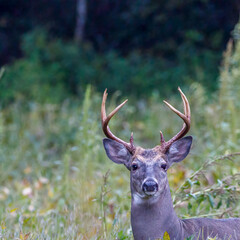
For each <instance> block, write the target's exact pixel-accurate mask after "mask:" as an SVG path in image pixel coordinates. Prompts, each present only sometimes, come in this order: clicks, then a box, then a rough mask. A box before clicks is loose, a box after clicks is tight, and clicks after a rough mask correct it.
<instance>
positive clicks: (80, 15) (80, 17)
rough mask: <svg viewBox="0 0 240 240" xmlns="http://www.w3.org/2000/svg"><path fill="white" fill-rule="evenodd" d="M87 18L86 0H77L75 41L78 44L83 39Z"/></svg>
mask: <svg viewBox="0 0 240 240" xmlns="http://www.w3.org/2000/svg"><path fill="white" fill-rule="evenodd" d="M86 17H87V0H77V16H76V18H77V20H76V28H75V41H76V43H77V44H80V43H81V42H82V40H83V38H84V28H85V24H86Z"/></svg>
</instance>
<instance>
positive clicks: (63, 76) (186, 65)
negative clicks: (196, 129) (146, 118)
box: [0, 0, 240, 103]
mask: <svg viewBox="0 0 240 240" xmlns="http://www.w3.org/2000/svg"><path fill="white" fill-rule="evenodd" d="M77 2H82V3H84V2H85V3H86V5H87V7H86V10H85V11H86V13H85V14H80V18H81V16H87V17H82V19H80V20H81V21H82V22H84V23H85V25H84V26H83V30H82V31H83V33H82V35H83V36H84V37H83V39H82V41H81V42H80V43H79V42H78V43H76V41H75V40H76V39H74V32H76V29H77V23H76V22H77V16H76V15H77V9H76V6H77V4H76V3H77ZM46 5H47V6H46ZM0 9H1V18H0V30H1V33H0V65H1V66H3V65H5V64H9V66H8V67H7V71H6V73H5V76H4V83H0V87H1V89H2V91H1V95H0V97H1V100H2V97H3V95H4V97H3V98H4V101H7V102H12V101H14V100H15V99H16V98H22V97H24V98H27V99H29V100H33V99H34V100H35V101H41V102H43V101H47V102H53V103H56V102H62V101H63V100H64V99H65V98H68V97H69V96H76V95H78V96H80V97H82V96H83V93H84V91H85V89H86V86H87V85H88V84H92V85H93V86H94V88H95V89H96V90H97V91H99V92H102V91H103V90H104V88H105V87H106V86H107V87H108V89H109V90H111V91H116V90H120V91H122V92H124V93H125V94H127V95H135V96H137V97H139V96H150V95H151V94H152V92H153V91H159V93H160V94H161V95H165V96H168V95H170V94H173V93H174V91H175V89H176V88H177V86H178V85H181V86H188V85H189V84H190V83H192V82H193V81H197V82H199V83H201V84H202V85H203V86H205V87H206V89H207V91H208V92H209V93H212V92H213V91H216V90H217V88H218V81H217V77H218V66H219V63H220V61H221V53H222V51H223V49H224V48H225V45H226V43H227V41H228V39H229V38H230V36H231V31H232V30H233V28H234V25H235V24H236V23H237V21H238V17H239V10H240V9H239V2H238V0H233V1H230V2H229V1H225V0H218V1H211V0H187V1H181V2H179V1H178V0H170V1H157V2H156V1H153V0H147V1H142V0H131V1H129V0H116V1H111V0H105V1H98V2H96V1H95V0H68V1H67V2H66V1H63V0H50V1H49V2H48V4H47V2H46V1H45V0H38V1H32V2H31V4H30V5H29V4H28V3H27V2H26V1H24V0H19V1H14V0H9V1H6V0H2V1H1V0H0ZM46 9H47V10H46ZM19 18H21V21H19ZM83 18H84V19H83ZM13 26H14V28H13ZM39 29H41V30H39ZM43 29H44V30H43ZM146 79H147V80H146ZM39 86H41V92H39V91H38V89H39ZM53 86H54V88H55V94H54V96H53V95H52V94H51V93H50V91H51V90H50V89H51V88H52V87H53ZM156 86H158V87H157V88H156ZM3 92H4V94H3Z"/></svg>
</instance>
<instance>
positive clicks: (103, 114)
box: [101, 89, 135, 152]
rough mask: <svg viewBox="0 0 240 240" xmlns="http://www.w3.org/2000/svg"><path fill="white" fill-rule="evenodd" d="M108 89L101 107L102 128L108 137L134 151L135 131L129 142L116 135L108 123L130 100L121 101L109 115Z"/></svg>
mask: <svg viewBox="0 0 240 240" xmlns="http://www.w3.org/2000/svg"><path fill="white" fill-rule="evenodd" d="M107 95H108V93H107V89H105V91H104V93H103V99H102V107H101V120H102V129H103V132H104V134H105V135H106V137H108V138H110V139H112V140H115V141H117V142H119V143H121V144H123V145H124V146H125V147H126V148H127V149H128V150H129V151H130V152H133V151H134V149H135V147H134V145H133V133H132V134H131V137H130V143H127V142H125V141H123V140H122V139H120V138H118V137H116V136H115V135H114V134H113V133H112V132H111V130H110V128H109V126H108V123H109V121H110V120H111V118H112V117H113V116H114V115H115V114H116V113H117V112H118V111H119V109H120V108H122V107H123V106H124V105H125V104H126V103H127V101H128V99H127V100H125V101H124V102H123V103H121V104H120V105H119V106H117V107H116V108H115V109H114V110H113V111H112V112H111V113H110V114H109V115H108V116H107V114H106V100H107Z"/></svg>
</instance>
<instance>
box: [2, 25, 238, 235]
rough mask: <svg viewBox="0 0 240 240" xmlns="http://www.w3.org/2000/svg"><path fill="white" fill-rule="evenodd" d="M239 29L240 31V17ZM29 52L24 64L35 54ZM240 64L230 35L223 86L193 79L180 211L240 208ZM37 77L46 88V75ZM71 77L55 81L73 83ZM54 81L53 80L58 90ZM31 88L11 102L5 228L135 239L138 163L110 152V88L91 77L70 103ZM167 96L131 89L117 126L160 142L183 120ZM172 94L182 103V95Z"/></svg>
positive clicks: (177, 176)
mask: <svg viewBox="0 0 240 240" xmlns="http://www.w3.org/2000/svg"><path fill="white" fill-rule="evenodd" d="M235 35H236V36H237V35H239V27H237V28H236V31H235ZM55 44H56V45H57V44H58V43H57V42H55ZM28 46H31V44H28ZM49 46H51V44H50V45H49ZM29 48H30V47H29ZM66 48H67V46H66ZM53 49H54V48H53ZM69 49H70V50H69V51H71V47H70V48H69ZM43 52H44V49H43ZM36 53H37V52H35V53H34V54H36ZM29 54H30V56H31V59H32V61H29V63H28V64H30V63H32V64H33V66H35V64H36V62H38V60H39V58H38V56H37V54H36V56H35V57H36V58H35V59H34V54H33V53H31V51H29ZM31 54H32V55H31ZM64 54H66V53H64ZM43 56H44V54H43ZM45 57H46V59H47V57H49V56H45ZM24 61H25V60H24V59H23V60H22V63H20V62H19V63H16V65H15V68H16V69H17V68H18V66H17V64H23V65H24V64H26V62H24ZM73 61H74V59H73ZM46 65H47V66H49V68H50V70H51V71H53V76H54V74H55V73H57V72H58V71H56V72H54V71H55V70H54V69H52V68H53V66H51V65H48V62H47V61H46ZM39 66H40V65H39ZM20 69H21V68H20V67H19V68H18V71H20ZM27 69H29V71H33V70H31V68H27ZM33 69H34V68H33ZM57 69H58V67H57ZM239 69H240V42H237V43H236V50H235V51H232V42H229V44H228V48H227V51H226V53H225V56H224V61H223V64H222V67H221V75H220V80H219V86H220V87H219V91H218V92H216V94H215V95H214V96H213V97H212V99H209V98H208V97H207V94H206V92H205V89H204V88H203V87H202V86H201V85H200V84H198V83H192V84H191V85H190V86H189V88H185V89H184V92H185V93H186V95H187V96H188V98H189V100H190V105H191V106H192V115H193V118H192V126H193V127H192V130H191V134H192V135H193V137H194V145H193V149H192V151H191V154H190V156H189V157H188V158H187V159H185V160H184V161H183V162H182V163H179V164H178V167H177V168H176V166H175V167H174V166H173V167H172V169H171V170H169V173H168V175H169V181H170V185H171V189H172V194H173V199H174V205H175V209H176V211H177V213H178V215H179V216H180V217H183V218H185V217H194V216H209V217H216V218H222V217H225V218H227V217H230V216H238V214H239V210H240V204H239V200H240V199H239V193H240V188H239V184H240V175H239V170H240V168H239V166H240V157H239V156H238V155H239V153H238V152H239V149H238V146H239V144H240V137H239V134H240V129H239V125H238V116H239V115H240V105H239V103H240V99H239V96H240V94H239V91H240V88H239V84H238V79H239V77H240V76H239V75H240V71H239ZM50 70H49V71H50ZM42 74H45V73H42ZM59 74H60V73H59ZM72 74H73V73H72ZM60 75H61V74H60ZM24 76H25V77H26V76H27V75H23V74H22V73H19V77H22V78H24ZM48 76H49V72H48V73H47V74H46V77H48ZM73 76H74V74H73ZM51 79H52V78H51ZM60 79H61V78H60ZM26 81H30V80H27V79H26ZM3 82H4V83H5V84H7V81H4V79H3ZM27 83H28V84H30V83H29V82H27ZM58 83H59V82H58ZM60 83H61V84H63V82H61V81H60ZM2 84H3V83H2ZM32 84H33V83H32ZM36 84H39V85H36V88H38V87H39V86H40V82H38V81H36ZM52 84H53V85H54V84H55V83H54V82H53V83H52ZM56 84H57V83H56ZM61 84H60V85H59V86H58V85H54V86H56V88H60V89H62V90H61V91H65V90H66V86H62V85H61ZM43 86H44V84H43ZM51 87H52V86H51ZM19 88H20V89H21V86H19ZM44 89H45V90H46V89H48V88H47V87H46V88H44ZM46 91H47V90H46ZM52 91H54V89H53V88H51V89H50V88H49V95H51V93H52ZM1 94H3V93H1ZM21 94H22V96H23V97H18V98H17V99H18V100H17V101H14V102H13V103H12V104H10V105H8V107H5V108H2V109H1V116H0V142H1V148H0V167H1V168H0V169H1V174H0V186H1V187H0V203H1V206H2V208H1V211H0V219H1V223H0V238H1V239H25V240H27V239H39V240H40V239H119V240H123V239H132V235H131V229H130V220H129V219H130V190H129V173H128V171H127V170H126V169H124V167H123V166H119V165H115V164H113V163H112V162H110V161H109V160H108V159H107V157H106V155H105V153H104V149H103V147H102V142H101V140H102V138H103V134H102V132H101V127H100V118H99V109H100V102H101V96H100V94H98V93H97V92H96V91H95V90H94V89H92V88H91V87H90V86H88V87H87V88H86V91H85V93H84V101H83V102H79V100H77V99H71V98H70V99H68V100H65V101H63V102H62V103H61V104H59V103H53V102H50V103H49V102H44V103H37V102H36V101H25V100H24V97H25V96H24V95H25V93H24V92H23V93H21ZM26 94H27V92H26ZM28 94H34V93H33V92H31V93H28ZM2 96H3V95H2ZM13 96H15V95H13ZM50 97H51V96H50ZM122 98H123V97H122V96H121V95H120V94H119V92H116V93H115V94H112V93H111V94H110V103H109V105H108V106H107V109H108V111H110V109H112V108H113V106H115V105H116V104H117V103H118V102H119V101H120V100H122ZM168 98H169V97H168ZM161 100H162V96H161V95H159V94H158V93H157V92H156V93H154V94H152V95H151V97H150V98H149V99H148V100H139V101H137V102H136V101H135V100H134V98H131V99H130V101H129V103H128V106H127V107H124V108H125V109H124V110H123V111H120V112H119V114H118V117H115V118H114V120H113V121H112V123H111V127H112V129H113V131H114V132H118V134H119V135H120V136H121V137H122V138H124V139H126V138H128V137H129V136H130V132H131V131H130V130H132V131H133V132H134V133H135V139H136V143H137V144H139V145H142V146H144V147H152V146H154V145H156V144H158V142H159V136H158V132H159V130H163V131H164V133H165V136H166V138H169V137H170V136H172V135H173V134H174V133H175V132H176V131H177V130H178V129H179V126H181V122H180V121H179V120H178V118H177V117H174V116H173V114H172V112H171V111H169V110H168V109H167V108H164V107H163V104H162V102H161ZM169 101H170V102H171V103H172V104H173V105H175V106H178V104H179V96H177V95H176V96H175V97H170V100H169Z"/></svg>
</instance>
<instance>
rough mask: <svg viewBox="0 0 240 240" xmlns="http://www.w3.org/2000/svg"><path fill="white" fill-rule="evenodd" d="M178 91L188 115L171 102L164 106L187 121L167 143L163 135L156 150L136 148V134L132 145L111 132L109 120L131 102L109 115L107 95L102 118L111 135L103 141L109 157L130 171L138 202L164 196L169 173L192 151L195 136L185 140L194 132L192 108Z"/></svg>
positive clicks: (106, 131) (105, 95)
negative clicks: (106, 106) (172, 167)
mask: <svg viewBox="0 0 240 240" xmlns="http://www.w3.org/2000/svg"><path fill="white" fill-rule="evenodd" d="M178 90H179V92H180V94H181V97H182V101H183V104H184V114H183V113H181V112H179V111H178V110H177V109H175V108H174V107H173V106H171V105H170V104H169V103H168V102H166V101H164V103H165V104H166V105H167V106H168V107H169V108H170V109H171V110H172V111H173V112H175V113H176V114H177V115H178V116H179V117H180V118H181V119H182V120H183V121H184V124H183V127H182V129H181V130H180V131H179V132H178V133H177V134H176V135H175V136H174V137H173V138H171V139H170V140H169V141H167V142H166V141H165V140H164V137H163V134H162V132H160V137H161V140H160V144H159V145H157V146H156V147H154V148H152V149H144V148H142V147H139V146H135V145H134V142H133V133H132V134H131V137H130V141H129V143H128V142H125V141H123V140H121V139H120V138H118V137H116V136H115V135H114V134H113V133H112V132H111V130H110V128H109V126H108V124H109V121H110V120H111V118H112V117H113V116H114V115H115V113H116V112H118V110H119V109H120V108H121V107H123V105H124V104H126V102H127V100H126V101H124V102H123V103H122V104H120V105H119V106H118V107H116V108H115V109H114V110H113V111H112V112H111V113H110V114H109V115H108V116H107V114H106V110H105V103H106V100H107V89H106V90H105V92H104V94H103V100H102V108H101V119H102V129H103V132H104V133H105V135H106V136H107V138H105V139H103V145H104V148H105V151H106V153H107V156H108V157H109V158H110V159H111V160H112V161H113V162H115V163H117V164H124V165H125V166H126V167H127V169H128V170H130V172H131V174H130V175H131V191H132V195H133V197H136V198H138V199H141V200H143V199H149V198H156V197H158V196H160V195H161V193H162V192H163V190H164V189H165V188H166V186H167V185H168V184H167V182H168V181H167V170H168V169H169V168H170V166H171V165H172V164H173V163H175V162H180V161H182V160H183V159H184V158H185V157H186V156H187V155H188V153H189V151H190V147H191V144H192V137H191V136H188V137H184V136H185V135H186V134H187V132H188V131H189V129H190V118H191V113H190V106H189V103H188V100H187V98H186V96H185V95H184V94H183V92H182V91H181V89H180V88H178ZM183 137H184V138H183Z"/></svg>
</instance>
